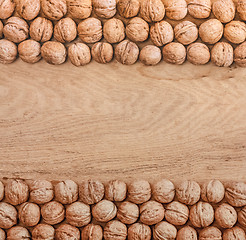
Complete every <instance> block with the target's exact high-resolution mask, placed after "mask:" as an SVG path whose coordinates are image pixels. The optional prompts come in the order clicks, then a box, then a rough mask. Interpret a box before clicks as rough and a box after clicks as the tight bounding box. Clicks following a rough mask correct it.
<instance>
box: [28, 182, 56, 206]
mask: <svg viewBox="0 0 246 240" xmlns="http://www.w3.org/2000/svg"><path fill="white" fill-rule="evenodd" d="M29 188H30V201H31V202H34V203H37V204H44V203H47V202H50V201H51V200H52V199H53V197H54V190H53V185H52V183H51V182H49V181H46V180H35V181H32V182H31V183H30V184H29Z"/></svg>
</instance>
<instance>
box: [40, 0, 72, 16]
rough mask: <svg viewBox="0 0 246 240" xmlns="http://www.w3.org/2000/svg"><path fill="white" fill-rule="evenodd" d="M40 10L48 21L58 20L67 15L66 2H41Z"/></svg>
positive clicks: (58, 0)
mask: <svg viewBox="0 0 246 240" xmlns="http://www.w3.org/2000/svg"><path fill="white" fill-rule="evenodd" d="M41 8H42V10H43V13H44V14H45V16H46V17H47V18H49V19H50V20H59V19H61V18H62V17H63V16H65V15H66V13H67V3H66V0H41Z"/></svg>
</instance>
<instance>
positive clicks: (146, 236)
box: [128, 223, 151, 240]
mask: <svg viewBox="0 0 246 240" xmlns="http://www.w3.org/2000/svg"><path fill="white" fill-rule="evenodd" d="M128 240H151V229H150V227H149V226H148V225H145V224H142V223H134V224H133V225H131V226H130V227H129V228H128Z"/></svg>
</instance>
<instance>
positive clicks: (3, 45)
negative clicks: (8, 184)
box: [0, 39, 17, 196]
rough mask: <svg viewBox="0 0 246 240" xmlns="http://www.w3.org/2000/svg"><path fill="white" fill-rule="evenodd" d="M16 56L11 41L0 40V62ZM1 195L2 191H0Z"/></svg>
mask: <svg viewBox="0 0 246 240" xmlns="http://www.w3.org/2000/svg"><path fill="white" fill-rule="evenodd" d="M16 57H17V47H16V45H15V44H14V43H13V42H10V41H8V40H6V39H1V40H0V63H3V64H9V63H12V62H14V61H15V59H16ZM1 196H2V192H1Z"/></svg>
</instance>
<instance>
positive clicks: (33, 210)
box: [18, 202, 40, 227]
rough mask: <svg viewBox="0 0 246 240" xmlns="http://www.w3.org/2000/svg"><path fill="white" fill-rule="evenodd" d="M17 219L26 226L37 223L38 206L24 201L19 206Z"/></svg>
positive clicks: (38, 218) (38, 215)
mask: <svg viewBox="0 0 246 240" xmlns="http://www.w3.org/2000/svg"><path fill="white" fill-rule="evenodd" d="M18 212H19V220H20V222H21V223H22V224H23V225H24V226H27V227H33V226H35V225H37V224H38V223H39V220H40V208H39V206H38V205H37V204H35V203H29V202H25V203H23V204H21V206H20V208H19V211H18Z"/></svg>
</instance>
